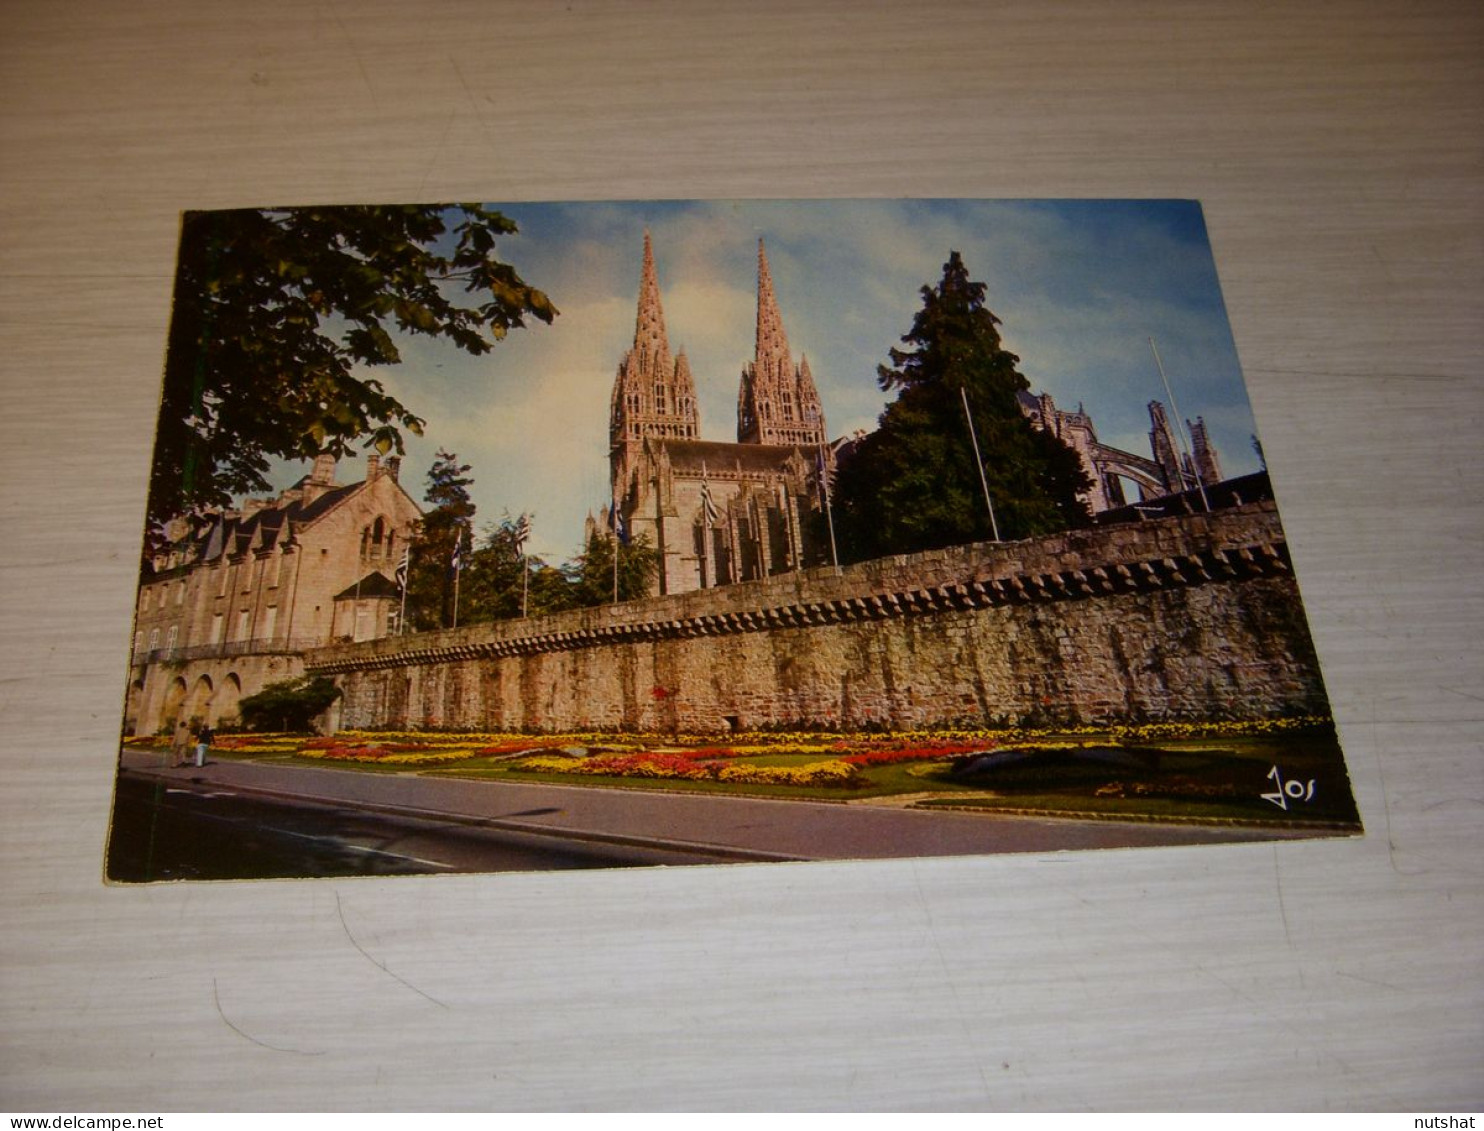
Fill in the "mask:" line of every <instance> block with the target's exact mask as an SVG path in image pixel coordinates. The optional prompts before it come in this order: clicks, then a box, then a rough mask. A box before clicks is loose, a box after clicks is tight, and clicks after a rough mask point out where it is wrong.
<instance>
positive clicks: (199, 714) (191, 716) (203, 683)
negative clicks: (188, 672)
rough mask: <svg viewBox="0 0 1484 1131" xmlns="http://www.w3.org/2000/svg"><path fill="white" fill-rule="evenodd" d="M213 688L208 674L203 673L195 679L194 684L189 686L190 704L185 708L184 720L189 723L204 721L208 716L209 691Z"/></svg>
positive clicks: (209, 705) (209, 706) (209, 704)
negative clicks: (191, 686)
mask: <svg viewBox="0 0 1484 1131" xmlns="http://www.w3.org/2000/svg"><path fill="white" fill-rule="evenodd" d="M214 690H215V688H213V687H212V686H211V679H210V678H209V677H208V676H204V675H203V676H202V677H201V678H200V679H198V680H196V686H195V687H193V688H191V698H190V704H189V706H187V708H186V721H187V722H189V723H191V725H193V726H194V725H195V724H196V723H198V722H205V721H206V720H207V719H208V718H209V717H210V712H211V693H212V691H214Z"/></svg>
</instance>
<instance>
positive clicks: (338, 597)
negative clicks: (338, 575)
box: [330, 572, 402, 601]
mask: <svg viewBox="0 0 1484 1131" xmlns="http://www.w3.org/2000/svg"><path fill="white" fill-rule="evenodd" d="M401 595H402V590H401V589H400V588H398V587H397V583H396V582H395V581H393V580H392V579H391V578H389V577H387V575H386V574H384V573H374V572H373V573H368V574H367V575H366V576H365V577H363V578H361V580H360V581H358V582H356V584H354V585H352V586H350V587H348V588H346V589H344V590H342V591H341V592H339V593H336V594H335V596H333V597H332V598H330V599H331V600H332V601H353V600H356V599H357V598H360V599H361V600H372V599H375V598H377V597H400V596H401Z"/></svg>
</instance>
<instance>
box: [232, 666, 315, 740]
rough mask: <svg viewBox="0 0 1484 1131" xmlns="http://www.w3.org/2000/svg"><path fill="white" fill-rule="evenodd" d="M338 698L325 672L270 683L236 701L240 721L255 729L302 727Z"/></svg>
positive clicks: (292, 728)
mask: <svg viewBox="0 0 1484 1131" xmlns="http://www.w3.org/2000/svg"><path fill="white" fill-rule="evenodd" d="M339 698H340V688H338V687H336V686H335V683H334V681H333V680H331V679H330V678H329V677H327V676H322V675H321V676H314V677H313V678H311V677H309V676H300V677H299V678H298V679H286V680H280V681H279V682H278V683H270V684H268V686H266V687H265V688H263V690H262V691H259V692H258V693H257V694H256V695H248V696H246V697H244V698H243V699H242V700H241V702H239V703H238V704H237V714H238V717H239V718H240V719H241V720H242V725H243V726H245V727H246V728H247V729H248V730H256V731H265V730H267V731H304V730H309V729H310V728H311V726H312V725H313V720H314V717H315V716H316V715H318V714H321V713H322V712H324V711H325V710H326V709H328V708H329V706H330V704H331V703H333V702H335V700H336V699H339Z"/></svg>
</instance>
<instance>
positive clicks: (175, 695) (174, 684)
mask: <svg viewBox="0 0 1484 1131" xmlns="http://www.w3.org/2000/svg"><path fill="white" fill-rule="evenodd" d="M185 698H186V681H185V680H184V679H182V678H181V677H180V676H176V677H175V678H174V679H173V680H171V681H170V689H169V690H168V691H167V692H165V705H164V707H162V708H161V709H160V727H159V729H160V730H161V731H163V732H164V733H166V734H170V733H173V732H174V730H175V720H176V719H178V718H180V712H181V708H182V707H183V706H185Z"/></svg>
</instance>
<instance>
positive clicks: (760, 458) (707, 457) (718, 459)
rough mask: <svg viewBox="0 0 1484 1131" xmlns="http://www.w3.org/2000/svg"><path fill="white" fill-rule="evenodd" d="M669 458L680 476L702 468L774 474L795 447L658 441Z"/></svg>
mask: <svg viewBox="0 0 1484 1131" xmlns="http://www.w3.org/2000/svg"><path fill="white" fill-rule="evenodd" d="M656 443H658V444H660V445H662V446H663V447H664V449H665V452H666V454H667V455H668V456H669V457H670V467H671V469H672V470H673V471H675V472H677V473H679V474H682V475H684V474H691V475H695V476H699V475H700V474H701V470H702V468H703V467H704V468H705V470H706V471H707V472H708V473H713V474H721V473H726V472H733V473H735V472H737V471H741V472H742V473H744V474H749V473H750V474H768V473H776V472H778V471H779V470H781V469H782V467H783V465H784V463H785V462H786V461H787V460H788V458H789V457H790V456H791V455H793V454H794V452H796V451H805V452H806V454H807V450H808V449H807V448H801V447H798V446H795V445H792V444H790V445H787V446H785V445H782V444H728V443H723V442H721V441H717V440H659V441H656Z"/></svg>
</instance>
